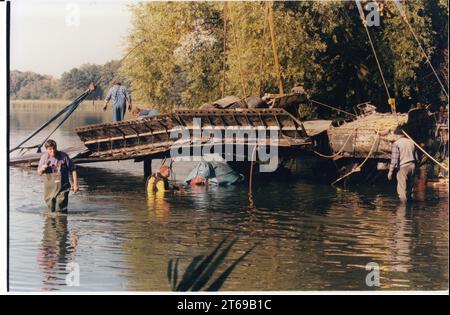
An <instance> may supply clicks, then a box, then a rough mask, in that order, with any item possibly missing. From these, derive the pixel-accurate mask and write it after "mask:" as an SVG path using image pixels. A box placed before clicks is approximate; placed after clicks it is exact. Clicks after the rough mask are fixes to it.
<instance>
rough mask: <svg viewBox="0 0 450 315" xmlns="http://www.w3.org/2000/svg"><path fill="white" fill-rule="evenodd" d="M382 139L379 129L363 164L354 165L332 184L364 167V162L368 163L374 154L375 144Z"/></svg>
mask: <svg viewBox="0 0 450 315" xmlns="http://www.w3.org/2000/svg"><path fill="white" fill-rule="evenodd" d="M379 140H380V135H379V133H378V131H377V138H376V139H375V141H374V142H373V143H372V147H371V148H370V151H369V154H368V155H367V156H366V158H365V159H364V161H362V163H361V164H359V165H358V166H357V167H354V168H353V169H352V170H351V171H350V172H348V173H347V174H345V175H344V176H342V177H339V178H338V179H336V180H335V181H334V182H332V183H331V186H334V184H336V183H337V182H339V181H341V180H342V179H344V178H346V177H348V176H350V175H351V174H353V173H355V172H356V170H357V169H361V168H362V167H363V165H364V164H366V162H367V161H368V160H369V157H370V156H371V155H372V153H373V150H374V149H375V144H376V143H377V142H379Z"/></svg>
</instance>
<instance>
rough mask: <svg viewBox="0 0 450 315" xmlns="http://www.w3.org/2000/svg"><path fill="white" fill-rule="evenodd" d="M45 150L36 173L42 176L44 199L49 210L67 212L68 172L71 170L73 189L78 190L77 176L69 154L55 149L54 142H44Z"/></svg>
mask: <svg viewBox="0 0 450 315" xmlns="http://www.w3.org/2000/svg"><path fill="white" fill-rule="evenodd" d="M44 146H45V149H46V151H47V152H45V153H44V154H42V156H41V159H40V160H39V166H38V170H37V172H38V174H39V175H43V176H44V199H45V202H46V203H47V206H48V208H49V209H50V211H51V212H61V213H66V212H67V204H68V202H69V191H70V182H69V172H72V177H73V191H74V192H75V193H76V192H77V191H78V176H77V171H76V170H75V165H74V164H73V163H72V160H71V159H70V158H69V156H68V155H67V154H66V153H64V152H62V151H58V150H57V146H56V142H55V141H54V140H48V141H47V142H45V145H44Z"/></svg>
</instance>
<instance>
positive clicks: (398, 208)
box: [321, 191, 448, 290]
mask: <svg viewBox="0 0 450 315" xmlns="http://www.w3.org/2000/svg"><path fill="white" fill-rule="evenodd" d="M342 194H343V198H345V200H346V208H345V209H340V210H337V211H328V212H327V218H328V219H329V222H330V224H327V225H326V228H325V229H324V231H323V234H324V236H325V237H324V245H323V246H324V248H326V251H325V252H326V257H323V258H321V260H324V261H326V260H325V259H326V258H328V260H329V262H330V265H331V266H328V269H329V270H335V271H336V275H337V277H335V278H334V279H333V278H330V282H331V283H333V282H334V283H336V282H338V283H339V282H342V283H343V284H346V282H347V284H346V287H352V286H353V287H354V286H355V285H356V286H358V284H359V285H360V289H368V288H367V287H365V283H364V279H365V275H366V274H367V271H366V270H365V266H366V264H367V263H369V262H376V263H378V264H380V268H381V288H382V289H391V290H392V289H404V288H405V287H406V288H410V289H418V288H421V287H420V285H423V284H424V283H427V282H428V283H430V279H440V278H442V279H443V281H445V282H446V281H447V280H448V271H447V268H445V271H444V270H442V269H443V268H444V267H445V266H448V261H447V256H448V248H447V247H445V246H442V242H448V235H447V236H446V235H442V234H441V233H442V231H443V230H446V229H447V230H448V226H447V227H446V228H445V227H442V228H439V229H435V228H433V224H436V223H437V222H440V223H439V224H447V223H445V222H447V220H448V212H447V211H445V210H444V209H443V208H440V207H435V208H434V209H431V208H427V206H426V205H424V204H420V203H414V204H412V205H407V204H401V203H400V202H399V201H398V200H397V199H396V198H393V199H391V200H389V199H387V198H386V197H385V196H382V195H375V196H373V197H367V196H364V197H362V196H361V195H359V194H357V193H351V192H348V191H346V192H342ZM368 205H369V206H368ZM415 208H416V209H421V210H420V211H419V212H417V211H416V212H415V211H414V209H415ZM430 219H431V220H430ZM438 243H441V246H438ZM430 263H431V264H430ZM430 266H431V268H430ZM431 270H433V271H434V272H433V271H431ZM339 271H347V272H345V273H343V274H342V278H341V279H339V278H340V276H339ZM432 273H434V275H433V276H431V274H432ZM427 274H428V275H430V276H428V275H427ZM352 278H353V279H354V281H353V283H352V280H351V279H352ZM445 279H446V280H445ZM433 281H435V280H433ZM437 286H440V284H439V283H437V282H434V283H430V288H436V287H437Z"/></svg>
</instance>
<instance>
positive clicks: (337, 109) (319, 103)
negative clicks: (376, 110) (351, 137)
mask: <svg viewBox="0 0 450 315" xmlns="http://www.w3.org/2000/svg"><path fill="white" fill-rule="evenodd" d="M310 101H311V102H313V103H316V104H318V105H322V106H325V107H328V108H331V109H334V110H336V111H338V112H343V113H345V114H347V115H350V116H353V117H357V115H355V114H352V113H349V112H346V111H345V110H342V109H339V108H336V107H333V106H330V105H327V104H324V103H321V102H318V101H315V100H310Z"/></svg>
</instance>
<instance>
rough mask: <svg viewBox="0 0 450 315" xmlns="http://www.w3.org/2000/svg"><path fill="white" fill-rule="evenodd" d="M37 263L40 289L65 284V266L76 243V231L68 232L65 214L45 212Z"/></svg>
mask: <svg viewBox="0 0 450 315" xmlns="http://www.w3.org/2000/svg"><path fill="white" fill-rule="evenodd" d="M42 234H43V235H42V241H41V245H40V248H39V253H38V258H37V261H38V264H39V266H40V268H41V270H42V274H43V276H42V290H43V291H51V290H56V288H55V287H57V286H63V285H66V283H65V276H66V271H65V269H66V266H67V264H68V263H69V262H71V261H72V260H73V257H74V255H75V250H76V247H77V244H78V235H77V233H76V231H75V230H74V231H72V233H70V232H69V230H68V228H67V215H60V214H47V215H45V219H44V227H43V233H42Z"/></svg>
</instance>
